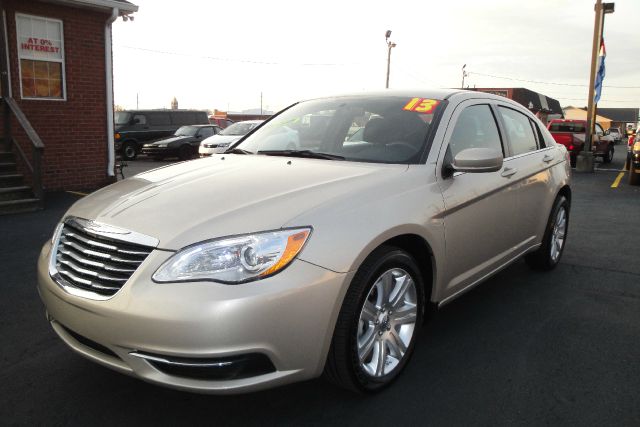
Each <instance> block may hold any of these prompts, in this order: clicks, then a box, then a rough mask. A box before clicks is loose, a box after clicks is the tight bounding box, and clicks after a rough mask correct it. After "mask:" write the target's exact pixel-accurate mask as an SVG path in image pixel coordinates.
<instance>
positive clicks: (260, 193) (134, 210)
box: [68, 154, 407, 250]
mask: <svg viewBox="0 0 640 427" xmlns="http://www.w3.org/2000/svg"><path fill="white" fill-rule="evenodd" d="M406 170H407V165H384V164H372V163H354V162H346V161H330V160H320V159H300V158H288V157H272V156H262V155H237V154H225V155H214V156H212V157H210V158H205V159H200V160H194V161H189V162H183V163H178V164H175V165H172V166H166V167H162V168H158V169H154V170H152V171H149V172H145V173H142V174H139V175H136V176H134V177H132V178H129V179H126V180H124V181H120V182H118V183H115V184H112V185H110V186H108V187H105V188H103V189H101V190H98V191H96V192H95V193H93V194H91V195H89V196H87V197H85V198H83V199H81V200H79V201H78V202H77V203H76V204H75V205H73V207H72V208H71V209H70V210H69V212H68V214H69V215H73V216H77V217H81V218H86V219H91V220H95V221H98V222H101V223H104V224H108V225H112V226H115V227H121V228H124V229H127V230H131V231H136V232H139V233H143V234H146V235H149V236H153V237H155V238H157V239H159V241H160V243H159V245H158V247H159V248H163V249H173V250H177V249H180V248H182V247H184V246H187V245H190V244H193V243H195V242H199V241H203V240H207V239H213V238H217V237H221V236H229V235H235V234H246V233H252V232H257V231H264V230H274V229H278V228H281V227H282V226H283V225H284V224H286V223H287V222H288V221H290V220H291V219H293V218H295V217H298V216H300V215H302V214H303V213H307V214H308V213H309V212H312V211H313V210H314V209H317V208H319V207H321V206H322V205H324V204H326V203H329V202H331V201H335V200H336V199H337V198H342V199H345V200H347V202H348V200H349V198H350V195H351V194H358V192H360V191H365V190H367V189H371V188H379V187H381V186H382V185H384V184H387V185H388V184H389V182H390V180H392V179H393V177H394V176H399V175H401V174H403V173H404V172H405V171H406ZM306 217H307V218H309V215H306ZM288 225H289V224H288ZM300 225H311V226H313V224H300Z"/></svg>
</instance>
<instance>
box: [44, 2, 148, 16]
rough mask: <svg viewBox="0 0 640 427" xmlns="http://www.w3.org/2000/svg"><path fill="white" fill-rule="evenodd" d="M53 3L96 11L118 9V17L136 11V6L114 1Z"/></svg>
mask: <svg viewBox="0 0 640 427" xmlns="http://www.w3.org/2000/svg"><path fill="white" fill-rule="evenodd" d="M53 2H54V3H59V4H66V5H69V6H76V7H87V8H91V9H98V10H112V9H118V10H119V13H120V15H127V14H129V13H133V12H137V11H138V5H135V4H133V3H129V2H123V1H116V0H53Z"/></svg>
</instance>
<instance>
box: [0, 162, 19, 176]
mask: <svg viewBox="0 0 640 427" xmlns="http://www.w3.org/2000/svg"><path fill="white" fill-rule="evenodd" d="M15 171H16V162H0V173H2V172H5V173H8V172H15Z"/></svg>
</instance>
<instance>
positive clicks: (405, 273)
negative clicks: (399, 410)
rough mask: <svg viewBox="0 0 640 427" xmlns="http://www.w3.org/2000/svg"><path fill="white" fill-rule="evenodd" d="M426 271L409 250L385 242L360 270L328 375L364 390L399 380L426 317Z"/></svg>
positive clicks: (334, 344)
mask: <svg viewBox="0 0 640 427" xmlns="http://www.w3.org/2000/svg"><path fill="white" fill-rule="evenodd" d="M423 289H424V287H423V281H422V277H421V275H420V270H419V269H418V267H417V265H416V263H415V261H414V260H413V258H412V257H411V256H410V255H409V254H408V253H406V252H405V251H403V250H401V249H398V248H394V247H387V246H383V247H380V248H379V249H377V250H376V251H374V253H373V254H372V255H371V256H369V258H367V260H366V261H365V262H364V263H363V264H362V266H361V267H360V269H359V270H358V272H357V273H356V275H355V277H354V279H353V281H352V283H351V286H350V287H349V290H348V291H347V295H346V296H345V299H344V303H343V305H342V308H341V310H340V314H339V316H338V321H337V324H336V328H335V331H334V335H333V340H332V341H331V349H330V351H329V355H328V357H327V363H326V365H325V372H324V375H325V377H326V378H327V379H329V380H330V381H331V382H333V383H335V384H337V385H339V386H341V387H345V388H348V389H351V390H355V391H359V392H374V391H377V390H380V389H382V388H383V387H385V386H387V385H389V384H390V383H391V382H392V381H393V380H395V379H396V378H397V376H398V375H399V374H400V372H401V371H402V370H403V368H404V367H405V365H406V363H407V362H408V360H409V358H410V357H411V354H412V352H413V348H414V345H415V341H416V337H417V335H418V332H419V330H420V326H421V324H422V319H423V315H424V290H423Z"/></svg>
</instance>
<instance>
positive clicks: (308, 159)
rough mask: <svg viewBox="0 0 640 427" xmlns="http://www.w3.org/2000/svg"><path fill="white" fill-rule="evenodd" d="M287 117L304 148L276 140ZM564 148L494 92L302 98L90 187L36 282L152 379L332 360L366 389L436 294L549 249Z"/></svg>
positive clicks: (94, 341) (53, 308)
mask: <svg viewBox="0 0 640 427" xmlns="http://www.w3.org/2000/svg"><path fill="white" fill-rule="evenodd" d="M319 116H322V117H325V118H326V120H325V123H324V125H323V126H322V129H323V131H322V133H321V134H318V129H311V127H312V126H311V124H312V123H313V122H314V120H309V118H310V117H319ZM354 124H357V125H358V126H360V125H362V126H364V129H363V132H362V140H361V141H359V142H357V143H355V142H350V141H345V140H346V139H348V133H349V129H350V128H353V127H354ZM283 128H287V129H283ZM289 130H291V131H295V132H297V135H298V136H299V138H300V141H299V142H300V145H301V147H304V149H302V150H288V149H279V150H276V149H271V145H270V143H269V142H268V141H269V138H271V137H272V136H273V135H279V134H288V133H289ZM345 142H349V143H345ZM265 143H266V144H267V145H266V146H265ZM568 160H569V158H568V153H567V150H566V149H565V148H564V147H563V146H562V145H558V144H556V143H555V141H554V140H553V137H552V136H551V135H550V134H549V132H548V131H547V129H545V128H544V127H543V126H542V124H541V123H540V122H539V120H538V119H537V118H536V117H535V116H534V115H533V114H531V112H530V111H528V110H527V109H526V108H524V107H522V106H521V105H520V104H518V103H515V102H513V101H511V100H509V99H506V98H504V97H500V96H495V95H491V94H486V93H480V92H470V91H461V90H437V91H436V90H434V91H423V92H416V91H410V92H409V91H391V90H387V91H381V92H375V93H371V94H366V95H363V94H359V95H345V96H339V97H331V98H319V99H314V100H311V101H303V102H299V103H296V104H294V105H292V106H291V107H289V108H288V109H285V110H283V111H282V112H280V113H278V115H276V116H275V117H273V118H272V119H270V120H269V121H268V122H266V123H264V124H263V125H262V126H261V127H259V128H257V129H256V130H255V131H254V132H252V133H251V134H249V135H247V136H246V138H244V139H243V140H242V141H241V142H240V143H239V144H238V145H237V146H234V147H232V148H231V149H230V150H228V151H227V152H226V153H225V154H222V155H213V156H211V157H209V158H205V159H199V160H194V161H191V162H183V163H178V164H176V165H172V166H168V167H164V168H159V169H155V170H153V171H148V172H145V173H142V174H139V175H136V176H134V177H132V178H129V179H126V180H124V181H120V182H118V183H116V184H113V185H111V186H109V187H106V188H104V189H101V190H98V191H97V192H95V193H92V194H91V195H89V196H87V197H85V198H83V199H80V200H79V201H78V202H76V203H75V204H74V205H73V206H72V207H71V208H70V209H69V210H68V211H67V213H66V214H65V215H64V216H63V218H62V221H61V223H60V224H59V225H58V226H57V228H56V230H55V232H54V235H53V237H52V239H51V240H50V241H49V242H47V243H46V244H45V246H44V247H43V249H42V253H41V255H40V258H39V261H38V290H39V294H40V295H41V297H42V300H43V301H44V304H45V306H46V310H47V318H48V319H49V321H50V323H51V325H52V327H53V329H54V330H55V332H56V333H57V334H58V335H59V337H60V338H61V339H62V340H63V341H64V342H65V343H66V344H67V345H69V346H70V347H71V348H72V349H73V350H75V351H76V352H78V353H80V354H82V355H84V356H85V357H88V358H89V359H91V360H93V361H95V362H97V363H100V364H102V365H105V366H107V367H109V368H112V369H115V370H117V371H120V372H124V373H127V374H129V375H133V376H137V377H139V378H142V379H144V380H146V381H149V382H153V383H157V384H162V385H166V386H170V387H175V388H178V389H182V390H191V391H197V392H209V393H234V392H240V391H250V390H258V389H263V388H267V387H273V386H277V385H282V384H285V383H290V382H294V381H301V380H305V379H309V378H313V377H317V376H319V375H322V374H324V375H325V377H326V378H328V379H329V380H331V381H333V382H334V383H336V384H338V385H340V386H343V387H346V388H349V389H351V390H356V391H366V392H373V391H377V390H380V389H382V388H383V387H384V386H386V385H388V384H389V383H391V382H392V381H393V380H394V379H395V378H397V377H398V375H399V374H400V373H401V372H402V371H403V369H404V368H405V366H406V364H407V363H408V362H409V359H410V356H411V354H412V352H413V350H414V347H415V344H416V340H417V338H418V337H420V335H421V334H420V330H421V327H422V324H423V321H424V320H425V319H426V318H427V317H428V316H426V313H427V311H428V310H429V309H430V308H431V307H439V306H442V305H445V304H447V303H449V302H450V301H453V300H454V299H456V298H457V297H459V296H460V295H462V294H463V293H465V292H466V291H468V290H470V289H472V288H473V287H474V286H476V285H477V284H479V283H480V282H482V281H483V280H485V279H486V278H487V277H490V276H491V275H493V274H495V273H496V272H498V271H500V270H502V269H503V268H505V266H507V265H509V264H510V263H512V262H514V261H516V260H517V259H519V258H520V257H522V256H524V257H525V259H526V261H527V263H528V264H529V265H530V266H531V267H533V268H536V269H541V270H551V269H553V268H554V267H556V265H557V264H558V263H559V261H560V259H561V256H562V252H563V249H564V247H565V242H566V239H567V231H568V224H569V213H570V203H571V188H570V172H571V170H570V167H569V161H568ZM123 213H124V214H123ZM515 285H516V283H514V286H515ZM505 304H506V305H508V301H505ZM430 368H431V369H434V370H437V369H438V366H437V365H433V366H431V367H430Z"/></svg>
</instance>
